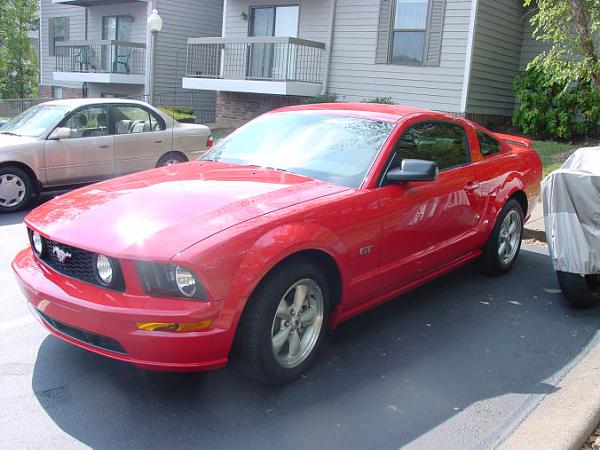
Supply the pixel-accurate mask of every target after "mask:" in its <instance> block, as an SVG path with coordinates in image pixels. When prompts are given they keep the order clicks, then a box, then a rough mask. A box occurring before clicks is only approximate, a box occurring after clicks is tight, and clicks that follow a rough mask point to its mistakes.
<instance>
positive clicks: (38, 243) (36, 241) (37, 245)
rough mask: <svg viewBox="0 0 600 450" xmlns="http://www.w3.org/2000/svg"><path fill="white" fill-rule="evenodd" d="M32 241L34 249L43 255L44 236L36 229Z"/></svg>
mask: <svg viewBox="0 0 600 450" xmlns="http://www.w3.org/2000/svg"><path fill="white" fill-rule="evenodd" d="M31 243H32V244H33V250H34V251H35V252H36V253H37V254H38V255H41V254H42V252H43V251H44V242H43V241H42V237H41V236H40V235H39V233H38V232H37V231H34V232H33V233H32V234H31Z"/></svg>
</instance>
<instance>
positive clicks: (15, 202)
mask: <svg viewBox="0 0 600 450" xmlns="http://www.w3.org/2000/svg"><path fill="white" fill-rule="evenodd" d="M32 191H33V185H32V182H31V180H30V179H29V176H28V175H27V173H25V172H24V171H23V170H22V169H20V168H18V167H11V166H8V167H3V168H0V212H12V211H18V210H20V209H23V208H25V207H26V206H27V204H28V203H29V201H30V199H31V195H32Z"/></svg>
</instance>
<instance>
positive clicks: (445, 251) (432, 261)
mask: <svg viewBox="0 0 600 450" xmlns="http://www.w3.org/2000/svg"><path fill="white" fill-rule="evenodd" d="M470 158H471V152H470V145H469V138H468V137H467V133H466V132H465V129H464V127H463V126H462V124H461V123H460V122H458V121H456V122H455V121H451V120H450V121H439V120H431V121H420V122H417V123H413V124H411V125H409V126H408V127H407V128H406V130H405V131H404V132H403V133H402V134H401V137H400V138H399V139H398V141H397V142H396V144H395V145H394V149H393V153H392V157H391V160H390V164H389V165H388V170H389V169H391V168H393V167H396V166H398V165H399V164H400V163H401V161H402V160H403V159H424V160H431V161H435V162H436V163H437V165H438V168H439V170H440V172H439V175H438V178H437V179H436V180H435V181H427V182H407V183H400V184H390V183H386V181H385V177H384V178H383V180H382V182H381V184H382V185H381V187H380V188H378V192H379V198H380V202H381V207H382V214H383V234H382V240H383V242H382V244H383V245H382V254H381V287H382V289H383V290H386V291H387V290H390V289H394V288H398V287H400V286H401V285H403V284H406V283H410V282H411V281H412V280H415V279H417V278H420V277H422V276H424V275H426V274H427V273H429V272H432V271H435V270H436V269H438V268H441V267H442V266H444V265H446V264H449V263H451V262H452V261H453V260H456V259H457V258H460V257H461V256H463V255H466V254H468V253H469V252H472V251H473V250H474V249H473V247H472V246H471V245H469V242H471V241H473V239H471V238H473V236H474V235H475V234H476V225H477V224H478V222H479V220H480V218H481V214H482V208H483V203H482V202H481V196H480V194H479V186H478V183H477V179H476V178H475V173H474V171H473V169H472V167H471V166H470V165H469V163H470Z"/></svg>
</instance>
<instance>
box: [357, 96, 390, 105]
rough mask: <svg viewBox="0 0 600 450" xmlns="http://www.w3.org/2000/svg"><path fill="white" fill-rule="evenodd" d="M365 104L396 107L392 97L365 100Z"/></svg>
mask: <svg viewBox="0 0 600 450" xmlns="http://www.w3.org/2000/svg"><path fill="white" fill-rule="evenodd" d="M362 102H363V103H381V104H383V105H395V104H396V103H394V101H393V100H392V97H373V98H365V99H364V100H363V101H362Z"/></svg>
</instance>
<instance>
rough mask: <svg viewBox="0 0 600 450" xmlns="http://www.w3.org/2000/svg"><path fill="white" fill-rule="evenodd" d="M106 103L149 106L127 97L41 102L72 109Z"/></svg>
mask: <svg viewBox="0 0 600 450" xmlns="http://www.w3.org/2000/svg"><path fill="white" fill-rule="evenodd" d="M108 103H127V104H132V103H133V104H138V105H144V106H150V105H148V103H145V102H141V101H139V100H131V99H127V98H71V99H68V100H51V101H49V102H44V103H42V105H62V106H66V107H68V108H69V109H74V108H78V107H80V106H85V105H98V104H108Z"/></svg>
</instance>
